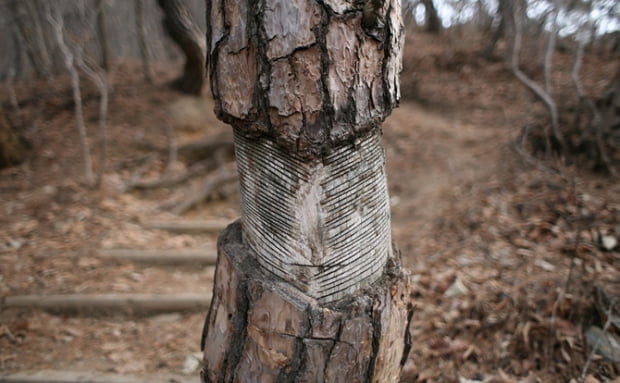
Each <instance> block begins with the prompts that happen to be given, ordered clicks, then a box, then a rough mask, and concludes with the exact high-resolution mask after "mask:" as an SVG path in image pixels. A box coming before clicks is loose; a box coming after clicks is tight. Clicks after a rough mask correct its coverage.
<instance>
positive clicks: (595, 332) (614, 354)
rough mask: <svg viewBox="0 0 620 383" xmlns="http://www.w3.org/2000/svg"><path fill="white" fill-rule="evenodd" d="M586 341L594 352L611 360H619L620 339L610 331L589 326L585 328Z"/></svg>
mask: <svg viewBox="0 0 620 383" xmlns="http://www.w3.org/2000/svg"><path fill="white" fill-rule="evenodd" d="M585 335H586V343H587V344H588V346H589V347H590V348H592V349H596V353H597V354H600V355H602V356H603V357H604V358H606V359H609V360H611V361H612V362H620V339H618V337H617V336H616V335H614V334H612V333H609V332H606V331H603V330H602V329H601V328H599V327H596V326H591V327H590V328H589V329H588V330H586V334H585Z"/></svg>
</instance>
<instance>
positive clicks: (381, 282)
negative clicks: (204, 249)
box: [203, 0, 412, 382]
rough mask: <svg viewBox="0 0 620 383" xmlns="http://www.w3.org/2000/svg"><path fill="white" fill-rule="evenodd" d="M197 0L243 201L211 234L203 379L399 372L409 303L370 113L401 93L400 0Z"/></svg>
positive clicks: (361, 377) (362, 376)
mask: <svg viewBox="0 0 620 383" xmlns="http://www.w3.org/2000/svg"><path fill="white" fill-rule="evenodd" d="M207 4H208V5H207V16H208V22H207V25H208V30H207V42H208V52H209V71H210V76H209V77H210V79H211V89H212V91H213V95H214V99H215V102H216V108H215V109H216V113H217V115H218V117H219V118H220V119H222V120H224V121H226V122H228V123H230V124H231V125H232V126H233V128H234V134H235V150H236V158H237V166H238V169H239V176H240V184H241V211H242V216H241V222H240V223H239V224H234V225H231V226H230V227H229V228H228V229H227V230H226V231H225V232H224V233H223V234H222V235H221V236H220V240H219V245H218V252H219V255H218V265H217V271H216V281H215V286H214V295H213V296H214V299H213V303H212V305H211V310H210V312H209V316H208V318H207V321H206V323H205V333H204V337H203V346H204V364H205V365H204V369H203V381H204V382H232V381H242V382H254V381H256V382H271V381H273V382H276V381H278V382H280V381H282V382H289V381H290V382H292V381H314V382H323V381H326V382H340V381H342V382H344V381H346V382H371V381H372V382H394V381H398V377H399V374H400V370H401V367H402V365H403V364H404V362H405V361H406V360H407V355H408V352H409V347H410V335H409V329H408V326H409V322H410V320H411V316H412V308H411V306H410V305H409V304H408V298H409V293H408V291H407V290H408V285H407V276H406V274H405V273H404V272H403V271H402V270H401V269H400V267H399V266H398V263H397V260H396V257H395V256H394V252H393V250H392V243H391V234H390V211H389V198H388V194H387V182H386V175H385V152H384V149H383V144H382V142H381V135H382V130H381V123H382V121H383V120H384V119H385V117H386V116H387V115H388V114H389V113H390V112H391V110H392V108H394V107H396V106H397V104H398V102H399V99H400V89H399V82H398V75H399V73H400V70H401V53H402V43H403V40H404V35H403V33H404V32H403V30H404V29H403V25H402V15H401V9H400V1H399V0H370V1H367V2H365V3H360V2H352V1H348V0H330V1H325V2H316V1H314V0H267V1H259V0H214V1H210V2H208V3H207Z"/></svg>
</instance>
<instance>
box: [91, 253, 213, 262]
mask: <svg viewBox="0 0 620 383" xmlns="http://www.w3.org/2000/svg"><path fill="white" fill-rule="evenodd" d="M97 255H98V256H100V257H102V258H114V259H119V260H128V261H132V262H145V263H156V264H180V263H189V264H196V265H197V264H202V265H214V264H215V262H216V260H217V252H215V251H213V250H207V249H188V250H174V249H170V250H164V249H156V250H137V249H99V250H97Z"/></svg>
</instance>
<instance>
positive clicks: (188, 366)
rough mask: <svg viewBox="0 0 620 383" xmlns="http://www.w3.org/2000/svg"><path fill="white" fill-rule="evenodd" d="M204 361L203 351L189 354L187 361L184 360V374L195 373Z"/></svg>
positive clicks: (186, 357)
mask: <svg viewBox="0 0 620 383" xmlns="http://www.w3.org/2000/svg"><path fill="white" fill-rule="evenodd" d="M201 363H202V354H201V353H199V352H198V353H192V354H187V355H186V356H185V362H183V369H182V370H181V371H182V372H183V373H184V374H187V375H189V374H193V373H194V372H196V370H198V368H199V367H200V365H201Z"/></svg>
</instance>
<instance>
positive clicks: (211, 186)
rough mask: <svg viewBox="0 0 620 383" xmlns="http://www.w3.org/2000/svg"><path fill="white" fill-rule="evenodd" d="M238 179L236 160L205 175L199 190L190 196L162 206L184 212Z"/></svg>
mask: <svg viewBox="0 0 620 383" xmlns="http://www.w3.org/2000/svg"><path fill="white" fill-rule="evenodd" d="M235 180H237V168H236V165H235V163H234V162H230V163H227V164H225V165H223V166H221V167H219V168H218V169H217V170H216V171H215V172H213V173H211V174H209V175H208V176H207V177H205V179H204V181H203V182H202V183H201V185H200V189H199V190H194V191H192V192H190V193H189V197H188V198H185V199H182V200H181V201H178V200H177V201H173V202H168V203H164V204H163V205H162V206H161V208H162V209H164V210H169V211H171V212H172V213H175V214H183V213H185V212H186V211H188V210H189V209H191V208H192V207H194V206H196V205H197V204H199V203H201V202H202V201H204V200H205V199H206V198H207V197H208V196H209V194H211V193H212V192H213V191H215V190H217V189H218V188H219V187H221V186H223V185H226V184H228V183H230V182H233V181H235Z"/></svg>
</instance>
